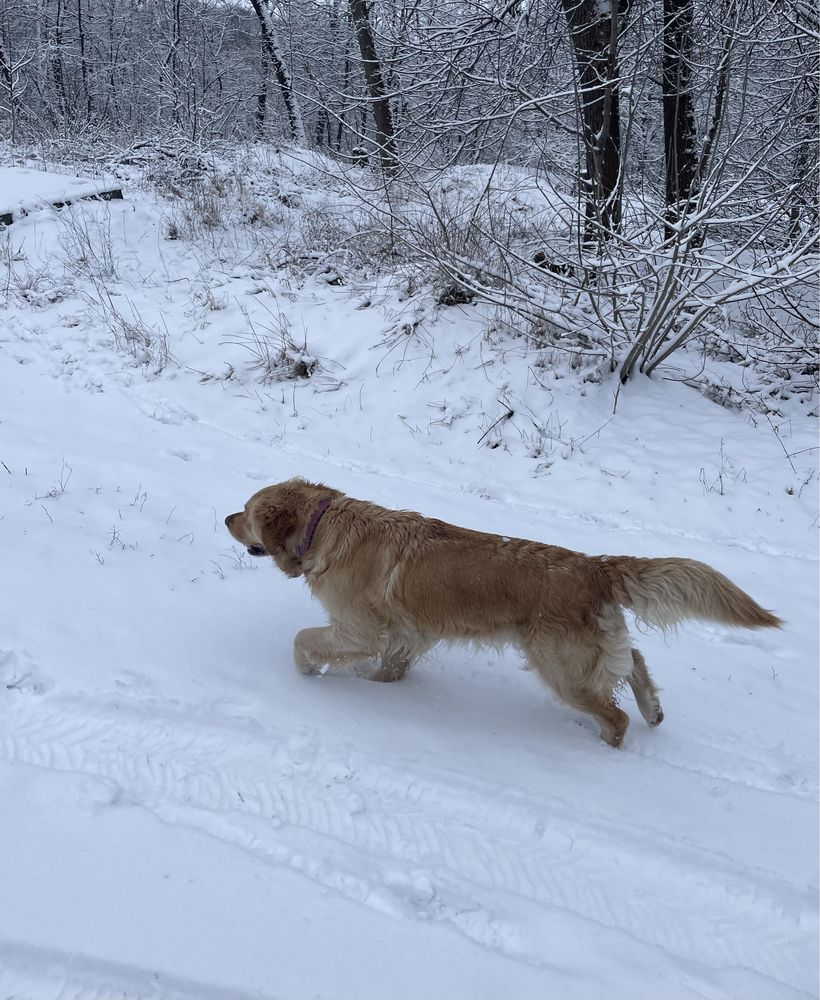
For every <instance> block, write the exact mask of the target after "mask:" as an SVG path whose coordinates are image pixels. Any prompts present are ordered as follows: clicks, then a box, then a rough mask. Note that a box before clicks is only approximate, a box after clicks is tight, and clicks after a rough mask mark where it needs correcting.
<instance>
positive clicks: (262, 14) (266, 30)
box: [251, 0, 307, 146]
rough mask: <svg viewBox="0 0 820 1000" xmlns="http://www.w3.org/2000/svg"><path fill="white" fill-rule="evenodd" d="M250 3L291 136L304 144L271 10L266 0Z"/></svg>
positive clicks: (296, 100) (291, 82)
mask: <svg viewBox="0 0 820 1000" xmlns="http://www.w3.org/2000/svg"><path fill="white" fill-rule="evenodd" d="M251 4H252V5H253V9H254V11H255V12H256V16H257V18H258V19H259V28H260V31H261V32H262V41H263V42H264V45H265V48H266V49H267V52H268V55H269V56H270V61H271V64H272V65H273V70H274V72H275V73H276V80H277V82H278V84H279V88H280V90H281V91H282V99H283V100H284V102H285V110H286V111H287V115H288V123H289V124H290V134H291V138H292V139H293V141H294V142H297V143H299V144H300V145H302V146H304V145H306V144H307V142H306V138H305V126H304V122H303V121H302V111H301V109H300V107H299V101H298V99H297V97H296V94H295V92H294V90H293V80H292V79H291V76H290V71H289V70H288V67H287V63H286V62H285V60H284V58H283V56H282V53H281V51H280V49H279V45H278V44H277V41H276V31H275V29H274V24H273V17H272V16H271V10H270V7H268V0H251Z"/></svg>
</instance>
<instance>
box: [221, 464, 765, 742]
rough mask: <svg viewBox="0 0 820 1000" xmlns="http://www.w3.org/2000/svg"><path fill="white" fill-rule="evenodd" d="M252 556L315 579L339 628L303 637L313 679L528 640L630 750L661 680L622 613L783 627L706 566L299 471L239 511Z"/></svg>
mask: <svg viewBox="0 0 820 1000" xmlns="http://www.w3.org/2000/svg"><path fill="white" fill-rule="evenodd" d="M225 524H226V525H227V527H228V530H229V531H230V533H231V535H233V537H234V538H235V539H236V540H237V541H238V542H240V543H241V544H242V545H244V546H246V547H247V549H248V551H249V552H250V554H251V555H254V556H271V557H272V558H273V560H274V562H275V563H276V565H277V566H278V567H279V569H281V570H282V572H283V573H285V574H287V575H288V576H291V577H297V576H304V578H305V580H307V583H308V586H309V587H310V590H311V592H312V593H313V595H314V596H315V597H316V598H318V600H319V601H320V602H321V604H322V605H323V606H324V608H325V611H326V612H327V615H328V618H329V620H330V624H329V625H326V626H325V627H323V628H308V629H304V630H303V631H301V632H299V634H298V635H297V636H296V639H295V642H294V657H295V659H296V665H297V667H298V668H299V670H301V671H302V672H303V673H305V674H312V673H317V672H324V671H325V670H334V669H335V670H340V669H344V668H348V669H350V668H352V667H353V668H354V669H355V666H356V665H358V667H359V672H363V671H364V670H365V669H366V661H370V664H371V667H370V670H369V672H367V673H365V676H368V677H369V679H370V680H376V681H396V680H400V679H401V678H402V677H403V676H404V675H405V674H406V673H407V671H408V669H409V668H410V666H411V665H412V664H413V662H414V661H415V660H416V659H417V658H418V657H419V656H421V655H422V654H423V653H424V652H426V651H427V650H429V649H430V648H431V647H432V646H433V645H435V643H437V642H439V641H441V640H444V641H459V640H467V641H474V642H479V643H490V644H492V645H495V646H501V645H504V644H507V643H512V644H514V645H516V646H517V647H518V648H519V649H520V651H521V652H522V653H523V655H524V657H525V658H526V662H527V665H528V667H529V669H534V670H537V671H538V673H539V674H540V675H541V677H542V678H543V679H544V681H545V682H546V683H547V685H548V686H549V687H550V688H551V689H552V691H553V692H554V693H555V695H556V696H557V697H558V698H559V699H560V700H561V701H563V702H565V703H566V704H568V705H571V706H572V707H574V708H576V709H579V710H580V711H582V712H587V713H588V714H589V715H592V716H593V717H594V718H595V719H596V720H597V722H598V724H599V725H600V727H601V738H602V739H603V740H604V741H605V742H607V743H609V744H610V746H613V747H617V746H620V745H621V742H622V741H623V738H624V733H625V732H626V728H627V726H628V725H629V717H628V716H627V714H626V712H624V711H623V710H622V709H621V708H619V707H618V694H619V692H620V690H621V689H622V688H623V687H624V686H625V685H626V684H628V685H629V686H630V688H631V689H632V692H633V693H634V695H635V700H636V701H637V703H638V708H639V709H640V712H641V715H642V716H643V717H644V719H646V721H647V722H648V723H649V725H650V726H657V725H659V724H660V722H662V721H663V712H662V710H661V705H660V701H659V700H658V689H657V688H656V687H655V684H654V682H653V680H652V678H651V676H650V675H649V671H648V670H647V667H646V663H645V661H644V658H643V656H641V654H640V652H639V651H638V650H637V649H635V648H634V647H633V646H632V641H631V639H630V636H629V633H628V631H627V628H626V622H625V621H624V615H623V612H622V611H621V608H622V607H624V608H631V609H632V611H633V612H634V613H635V615H636V616H637V617H638V618H639V619H640V620H641V621H643V622H646V623H648V624H650V625H655V626H659V627H661V628H664V627H666V626H670V625H674V624H675V623H676V622H679V621H682V620H683V619H685V618H702V619H706V620H708V621H714V622H721V623H722V624H724V625H738V626H740V625H742V626H745V627H746V628H778V627H779V626H780V625H781V624H782V622H781V621H780V619H779V618H776V617H775V616H774V615H773V614H771V613H770V612H768V611H765V610H764V609H763V608H761V607H760V606H759V605H758V604H756V603H755V601H753V600H752V598H751V597H749V596H748V594H745V593H744V592H743V591H742V590H740V588H739V587H736V586H735V585H734V584H733V583H732V582H731V581H730V580H728V579H727V578H726V577H725V576H723V575H722V574H721V573H718V572H717V571H716V570H714V569H712V568H711V567H709V566H707V565H706V564H705V563H701V562H695V561H694V560H692V559H674V558H669V559H640V558H636V557H633V556H588V555H584V554H583V553H581V552H572V551H570V550H569V549H563V548H560V547H558V546H556V545H544V544H542V543H541V542H531V541H527V540H526V539H523V538H507V537H503V536H501V535H491V534H486V533H485V532H483V531H471V530H469V529H467V528H459V527H457V526H456V525H453V524H447V523H446V522H445V521H439V520H436V519H435V518H429V517H422V515H421V514H416V513H413V512H411V511H406V510H388V509H386V508H384V507H379V506H377V505H376V504H374V503H369V502H368V501H366V500H354V499H353V498H352V497H348V496H345V494H344V493H340V492H339V490H334V489H331V488H330V487H328V486H323V485H321V484H320V483H310V482H307V481H305V480H303V479H291V480H289V481H288V482H285V483H280V484H278V485H277V486H268V487H266V488H265V489H262V490H260V491H259V492H258V493H255V494H254V495H253V496H252V497H251V498H250V500H248V502H247V503H246V504H245V509H244V510H243V511H240V512H239V513H236V514H230V515H228V517H226V518H225Z"/></svg>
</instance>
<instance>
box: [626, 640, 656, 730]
mask: <svg viewBox="0 0 820 1000" xmlns="http://www.w3.org/2000/svg"><path fill="white" fill-rule="evenodd" d="M627 680H628V681H629V686H630V687H631V688H632V693H633V694H634V695H635V701H636V702H637V703H638V708H639V710H640V713H641V715H642V716H643V717H644V718H645V719H646V721H647V722H648V723H649V725H650V726H659V725H660V724H661V723H662V722H663V709H662V708H661V703H660V699H659V698H658V689H657V688H656V687H655V682H654V681H653V680H652V676H651V674H650V673H649V670H648V669H647V667H646V660H645V659H644V658H643V656H642V655H641V652H640V650H637V649H633V650H632V673H631V674H630V675H629V677H628V678H627Z"/></svg>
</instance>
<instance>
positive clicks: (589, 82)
mask: <svg viewBox="0 0 820 1000" xmlns="http://www.w3.org/2000/svg"><path fill="white" fill-rule="evenodd" d="M562 7H563V10H564V14H565V16H566V19H567V24H568V25H569V32H570V37H571V39H572V47H573V51H574V53H575V62H576V66H577V72H578V100H579V103H580V108H581V126H582V142H583V152H584V170H583V172H582V174H581V181H582V185H583V188H584V196H585V215H586V227H585V231H584V241H585V243H594V242H597V241H600V240H602V239H603V240H605V239H607V238H608V237H609V236H610V234H611V233H612V232H614V231H616V230H617V229H618V228H619V227H620V224H621V191H620V176H621V119H620V108H619V93H618V40H619V35H620V32H621V22H622V20H623V18H624V17H625V15H626V9H627V6H626V0H606V2H605V3H601V2H600V0H562Z"/></svg>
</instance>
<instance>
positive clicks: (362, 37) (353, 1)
mask: <svg viewBox="0 0 820 1000" xmlns="http://www.w3.org/2000/svg"><path fill="white" fill-rule="evenodd" d="M349 3H350V16H351V18H352V20H353V24H354V26H355V28H356V38H357V40H358V42H359V52H360V53H361V57H362V67H363V69H364V76H365V79H366V81H367V89H368V91H369V93H370V102H371V107H372V109H373V121H374V122H375V124H376V137H377V146H378V153H379V160H380V162H381V166H382V170H383V171H384V172H385V173H386V174H392V173H395V172H396V170H398V167H399V159H398V151H397V148H396V136H395V132H394V131H393V114H392V111H391V109H390V100H389V98H388V96H387V92H386V89H385V85H384V77H383V74H382V68H381V63H380V62H379V56H378V53H377V51H376V43H375V41H374V39H373V29H372V27H371V24H370V17H369V14H368V9H367V3H366V0H349Z"/></svg>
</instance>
